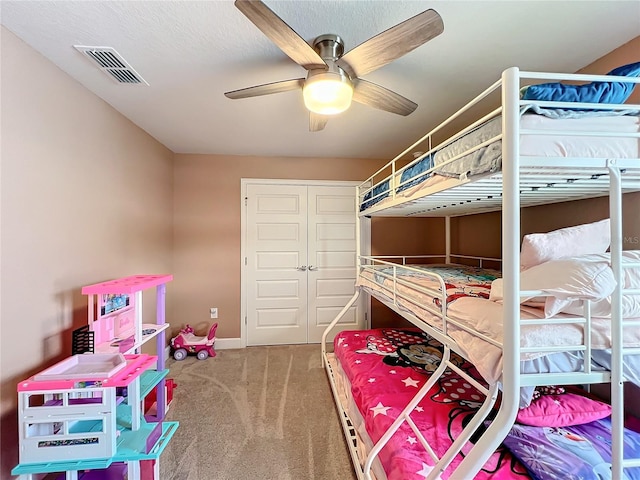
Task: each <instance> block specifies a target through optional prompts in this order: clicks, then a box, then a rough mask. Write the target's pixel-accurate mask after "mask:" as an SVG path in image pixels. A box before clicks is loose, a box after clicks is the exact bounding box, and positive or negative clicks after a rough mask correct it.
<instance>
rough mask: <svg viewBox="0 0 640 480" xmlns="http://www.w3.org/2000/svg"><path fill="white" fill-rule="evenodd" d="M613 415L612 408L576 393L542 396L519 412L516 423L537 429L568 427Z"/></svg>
mask: <svg viewBox="0 0 640 480" xmlns="http://www.w3.org/2000/svg"><path fill="white" fill-rule="evenodd" d="M609 415H611V406H610V405H607V404H606V403H603V402H599V401H597V400H592V399H590V398H587V397H585V396H583V395H578V394H575V393H563V394H560V395H542V396H541V397H540V398H538V399H537V400H535V401H533V402H532V403H531V405H529V406H528V407H527V408H522V409H520V410H519V411H518V416H517V417H516V422H518V423H522V424H524V425H533V426H537V427H566V426H569V425H580V424H583V423H589V422H592V421H594V420H600V419H601V418H605V417H608V416H609Z"/></svg>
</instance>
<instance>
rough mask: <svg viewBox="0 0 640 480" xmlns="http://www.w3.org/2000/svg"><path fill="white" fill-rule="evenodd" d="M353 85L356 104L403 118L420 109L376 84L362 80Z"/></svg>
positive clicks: (415, 104) (406, 99)
mask: <svg viewBox="0 0 640 480" xmlns="http://www.w3.org/2000/svg"><path fill="white" fill-rule="evenodd" d="M353 83H354V85H353V100H354V101H355V102H358V103H363V104H364V105H369V106H370V107H374V108H378V109H380V110H384V111H386V112H391V113H396V114H398V115H403V116H407V115H409V114H410V113H412V112H413V111H414V110H415V109H416V108H418V104H417V103H414V102H412V101H411V100H409V99H408V98H405V97H403V96H402V95H400V94H398V93H395V92H392V91H391V90H388V89H386V88H384V87H381V86H380V85H376V84H375V83H371V82H367V81H366V80H362V79H361V78H359V79H357V80H355V81H354V82H353Z"/></svg>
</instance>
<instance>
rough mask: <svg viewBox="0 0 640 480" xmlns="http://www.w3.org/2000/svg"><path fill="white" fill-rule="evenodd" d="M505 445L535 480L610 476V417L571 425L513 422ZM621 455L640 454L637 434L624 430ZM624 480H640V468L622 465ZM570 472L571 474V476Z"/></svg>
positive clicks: (639, 442) (598, 479)
mask: <svg viewBox="0 0 640 480" xmlns="http://www.w3.org/2000/svg"><path fill="white" fill-rule="evenodd" d="M504 445H505V446H506V447H507V448H508V449H509V450H510V451H511V453H512V454H513V456H514V457H516V458H517V459H518V460H520V462H521V463H522V464H523V465H524V466H525V467H526V468H527V470H528V471H529V474H530V475H531V477H532V478H533V479H534V480H557V479H560V478H562V479H565V478H580V479H593V480H600V479H603V478H611V419H609V418H604V419H601V420H596V421H595V422H591V423H585V424H584V425H574V426H571V427H532V426H529V425H518V424H515V425H514V426H513V427H512V428H511V431H510V432H509V434H508V435H507V437H506V438H505V439H504ZM624 457H625V458H639V457H640V435H639V434H637V433H635V432H633V431H631V430H628V429H625V431H624ZM624 473H625V480H639V479H640V468H638V467H635V468H625V470H624ZM570 475H572V476H570Z"/></svg>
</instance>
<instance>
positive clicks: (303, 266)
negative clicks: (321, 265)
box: [296, 265, 311, 272]
mask: <svg viewBox="0 0 640 480" xmlns="http://www.w3.org/2000/svg"><path fill="white" fill-rule="evenodd" d="M306 269H307V266H306V265H302V266H301V267H296V270H302V271H303V272H304V271H305V270H306ZM309 270H311V268H309Z"/></svg>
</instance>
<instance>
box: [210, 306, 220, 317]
mask: <svg viewBox="0 0 640 480" xmlns="http://www.w3.org/2000/svg"><path fill="white" fill-rule="evenodd" d="M209 312H210V313H211V318H218V307H211V308H210V309H209Z"/></svg>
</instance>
